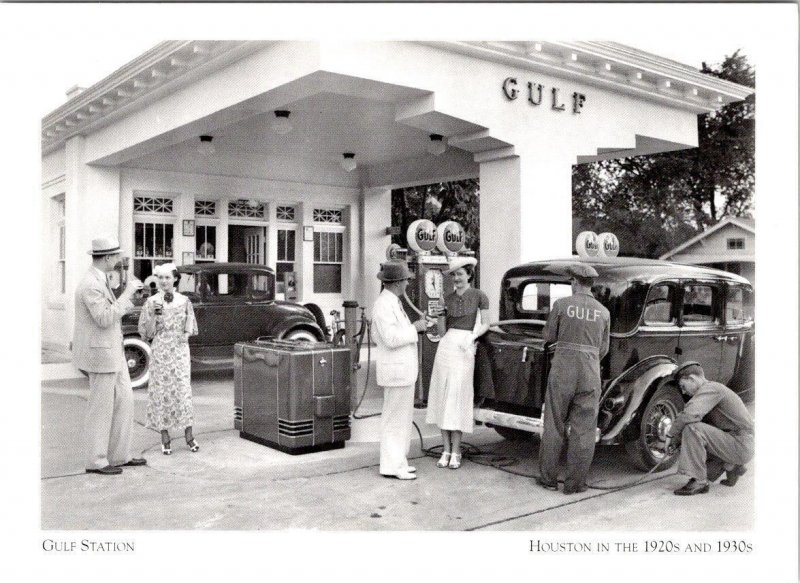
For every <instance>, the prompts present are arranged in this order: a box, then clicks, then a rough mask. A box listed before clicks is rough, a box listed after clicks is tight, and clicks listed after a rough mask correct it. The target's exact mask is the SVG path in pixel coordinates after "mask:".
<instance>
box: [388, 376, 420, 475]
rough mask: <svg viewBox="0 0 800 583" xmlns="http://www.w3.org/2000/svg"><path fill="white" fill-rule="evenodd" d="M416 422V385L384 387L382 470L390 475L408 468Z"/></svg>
mask: <svg viewBox="0 0 800 583" xmlns="http://www.w3.org/2000/svg"><path fill="white" fill-rule="evenodd" d="M413 422H414V385H410V386H407V387H383V411H382V412H381V466H380V473H381V474H384V475H388V476H393V475H396V474H401V473H404V472H406V471H408V470H407V468H408V458H407V456H408V450H409V448H410V447H411V427H412V424H413Z"/></svg>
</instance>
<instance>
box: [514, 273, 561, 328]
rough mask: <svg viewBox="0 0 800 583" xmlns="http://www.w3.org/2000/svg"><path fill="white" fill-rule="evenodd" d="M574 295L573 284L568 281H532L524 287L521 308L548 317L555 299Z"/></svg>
mask: <svg viewBox="0 0 800 583" xmlns="http://www.w3.org/2000/svg"><path fill="white" fill-rule="evenodd" d="M570 295H572V286H571V285H570V284H568V283H548V282H532V283H528V284H526V285H525V287H524V288H523V289H522V299H521V301H520V310H521V311H523V312H533V313H537V315H540V316H543V318H542V319H544V318H546V317H547V314H549V313H550V309H551V308H552V307H553V304H554V303H555V301H556V300H557V299H559V298H565V297H568V296H570Z"/></svg>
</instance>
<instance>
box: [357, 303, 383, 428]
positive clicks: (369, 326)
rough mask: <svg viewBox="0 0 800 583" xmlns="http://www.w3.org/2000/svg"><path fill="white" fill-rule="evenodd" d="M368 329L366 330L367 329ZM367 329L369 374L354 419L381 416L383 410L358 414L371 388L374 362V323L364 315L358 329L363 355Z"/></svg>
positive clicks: (359, 348) (359, 347)
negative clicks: (371, 372)
mask: <svg viewBox="0 0 800 583" xmlns="http://www.w3.org/2000/svg"><path fill="white" fill-rule="evenodd" d="M365 329H366V330H365ZM365 331H366V336H367V376H366V377H365V378H364V389H363V390H362V391H361V397H360V398H359V399H358V404H357V405H356V408H355V409H353V419H369V418H370V417H379V416H380V414H381V412H380V411H378V412H377V413H370V414H369V415H358V409H359V408H360V407H361V403H362V402H363V401H364V397H365V396H366V394H367V388H369V374H370V364H371V363H372V324H371V322H370V321H369V320H367V318H366V317H364V316H362V319H361V330H359V331H358V334H356V336H358V354H359V356H360V355H361V346H362V345H363V344H364V333H365Z"/></svg>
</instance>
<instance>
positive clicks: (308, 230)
mask: <svg viewBox="0 0 800 583" xmlns="http://www.w3.org/2000/svg"><path fill="white" fill-rule="evenodd" d="M313 240H314V227H313V226H309V227H303V241H313Z"/></svg>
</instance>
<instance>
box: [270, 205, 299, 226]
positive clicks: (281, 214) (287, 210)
mask: <svg viewBox="0 0 800 583" xmlns="http://www.w3.org/2000/svg"><path fill="white" fill-rule="evenodd" d="M275 216H276V218H277V219H278V220H279V221H287V222H290V223H292V222H294V221H295V216H296V212H295V208H294V207H293V206H289V205H282V204H279V205H278V206H277V207H276V208H275Z"/></svg>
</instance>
